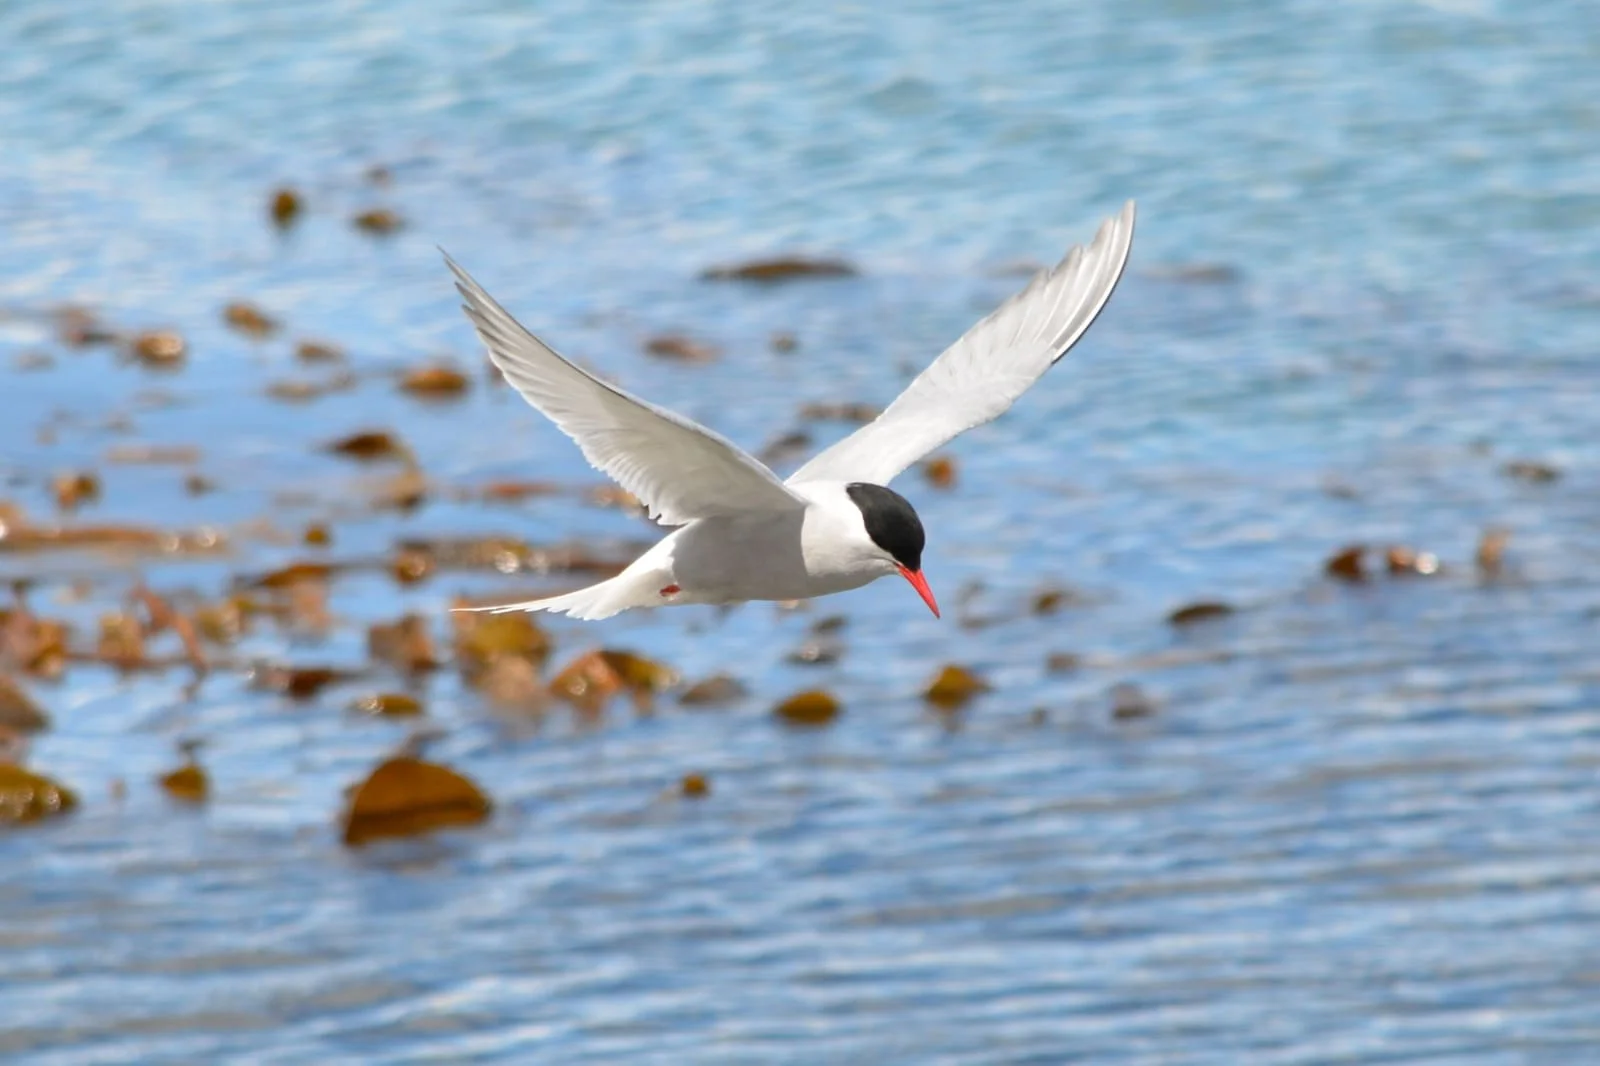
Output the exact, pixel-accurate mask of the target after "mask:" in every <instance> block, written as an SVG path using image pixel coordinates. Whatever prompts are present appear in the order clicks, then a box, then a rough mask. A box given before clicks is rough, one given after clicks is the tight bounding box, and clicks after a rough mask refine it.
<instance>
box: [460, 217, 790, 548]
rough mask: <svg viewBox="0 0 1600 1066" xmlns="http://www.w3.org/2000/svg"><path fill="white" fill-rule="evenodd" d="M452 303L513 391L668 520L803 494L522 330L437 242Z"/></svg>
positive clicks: (770, 506) (784, 505)
mask: <svg viewBox="0 0 1600 1066" xmlns="http://www.w3.org/2000/svg"><path fill="white" fill-rule="evenodd" d="M440 254H442V255H444V260H445V263H446V264H447V265H448V266H449V267H450V270H451V272H452V273H453V274H454V275H455V281H456V291H457V292H459V293H460V294H461V298H462V300H463V303H462V310H464V311H465V312H466V315H467V318H468V320H469V321H470V322H471V323H472V325H473V328H474V329H476V330H477V332H478V336H479V338H480V339H481V340H482V341H483V343H484V346H485V347H486V348H487V349H488V352H489V358H490V360H491V361H492V362H493V363H494V365H495V366H496V367H497V368H499V370H500V372H501V373H502V374H504V375H505V378H506V381H507V382H509V383H510V384H511V385H512V387H514V388H515V389H516V390H517V391H518V392H519V393H521V394H522V397H523V399H525V400H527V401H528V403H529V404H531V405H532V406H533V407H535V408H537V409H538V410H539V411H540V412H541V413H543V414H544V415H545V416H546V417H547V418H549V419H550V420H551V421H552V422H554V423H555V424H556V426H557V427H559V428H560V429H561V431H562V432H563V433H565V434H566V435H567V436H569V437H571V438H572V440H573V441H574V442H575V443H576V444H577V445H578V448H579V449H580V450H581V451H582V452H583V455H584V458H585V459H587V460H588V461H589V463H590V465H592V466H594V467H595V468H596V469H597V470H601V471H603V472H604V473H606V474H607V475H608V476H610V477H611V478H612V480H614V481H616V482H617V484H618V485H621V486H622V487H623V488H624V489H626V490H627V491H629V492H631V493H632V494H633V495H634V496H636V497H638V498H639V500H640V502H641V503H643V504H644V505H645V508H646V510H647V511H648V512H649V514H650V516H651V517H652V518H654V519H657V520H658V521H661V522H663V523H666V524H668V525H682V524H684V523H686V522H692V521H694V520H695V519H698V518H708V517H712V516H714V515H722V514H735V513H748V512H751V511H770V510H788V509H792V508H796V507H803V506H805V503H804V501H803V500H801V499H800V498H799V497H798V496H796V495H795V494H794V493H793V492H791V491H790V490H789V489H788V488H787V487H786V486H785V485H784V484H783V482H781V481H779V480H778V478H777V476H776V475H775V474H773V473H772V471H771V470H768V469H767V468H766V467H765V466H763V465H762V464H761V463H760V462H758V461H757V460H756V459H754V458H752V457H751V456H749V455H747V454H746V453H745V452H743V451H741V450H740V449H739V448H738V447H736V446H735V445H734V444H733V443H732V442H730V441H728V440H727V439H726V438H724V437H722V436H720V435H718V434H716V433H713V432H712V431H711V430H709V429H706V428H705V427H704V426H701V425H698V424H696V423H695V422H692V421H690V420H689V419H687V418H684V417H682V416H681V415H676V414H674V413H672V412H671V411H667V410H665V409H663V408H660V407H656V406H655V405H653V404H650V403H647V402H645V401H644V400H641V399H639V398H638V397H636V396H633V395H630V394H629V393H627V392H625V391H624V390H622V389H620V388H618V387H617V386H615V385H612V384H611V383H609V382H606V381H602V380H600V379H599V378H597V377H595V376H594V375H593V374H590V373H589V372H588V371H586V370H584V369H582V368H581V367H578V366H576V365H574V364H573V363H570V362H568V361H567V360H566V359H564V358H562V356H561V355H560V353H558V352H556V351H555V350H554V349H553V348H551V347H550V346H549V345H547V344H545V343H544V342H543V341H541V340H540V339H539V338H538V337H535V336H534V335H533V334H532V333H530V332H528V330H527V329H525V328H524V327H523V326H522V324H521V323H519V322H518V321H517V320H516V319H515V318H514V317H512V315H511V313H510V312H509V311H507V310H506V309H505V308H504V307H502V306H501V305H500V304H499V303H498V302H497V301H496V300H495V299H494V297H492V296H490V295H489V294H488V293H487V292H486V291H485V290H484V288H483V286H481V285H479V284H478V283H477V282H476V281H474V280H473V279H472V276H471V275H470V274H468V273H467V272H466V271H465V270H463V269H462V268H461V266H460V265H459V264H458V263H456V261H455V260H454V259H452V258H451V257H450V256H449V254H448V253H445V252H444V250H443V249H440Z"/></svg>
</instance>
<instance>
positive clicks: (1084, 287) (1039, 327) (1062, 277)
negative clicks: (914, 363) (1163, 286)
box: [789, 200, 1136, 485]
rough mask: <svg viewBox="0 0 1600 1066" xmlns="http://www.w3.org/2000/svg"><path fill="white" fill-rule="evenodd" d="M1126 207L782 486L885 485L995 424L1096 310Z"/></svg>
mask: <svg viewBox="0 0 1600 1066" xmlns="http://www.w3.org/2000/svg"><path fill="white" fill-rule="evenodd" d="M1135 211H1136V209H1135V207H1134V204H1133V201H1131V200H1130V201H1128V202H1127V203H1126V204H1125V205H1124V206H1123V208H1122V210H1121V211H1120V212H1119V213H1118V214H1116V215H1114V216H1112V217H1111V218H1108V219H1106V220H1105V221H1104V222H1103V223H1101V225H1100V227H1099V228H1098V229H1097V230H1096V232H1095V236H1094V239H1093V240H1092V241H1090V242H1089V244H1088V245H1077V246H1075V247H1073V248H1072V249H1070V250H1069V251H1068V252H1067V253H1066V255H1064V256H1062V258H1061V261H1060V262H1059V263H1057V264H1056V265H1055V266H1054V267H1051V268H1049V269H1046V270H1041V271H1040V272H1039V273H1038V274H1036V275H1035V276H1034V277H1033V278H1032V280H1030V281H1029V282H1028V284H1027V285H1026V286H1024V287H1023V289H1022V291H1021V292H1019V293H1017V294H1016V295H1015V296H1013V297H1011V298H1010V299H1009V300H1007V301H1005V302H1004V303H1002V304H1001V305H1000V306H999V307H997V308H995V310H994V311H992V312H990V313H989V314H988V315H986V316H984V318H983V319H981V320H980V321H979V322H978V323H977V324H976V325H974V326H973V327H972V328H970V329H969V330H967V332H966V333H965V334H963V335H962V337H961V339H960V340H958V341H956V342H955V343H954V344H952V345H951V346H950V347H949V348H947V349H945V351H944V352H943V354H941V355H940V356H939V358H937V359H935V360H934V361H933V362H932V363H931V364H929V366H928V368H927V369H926V370H924V371H923V372H922V373H921V374H919V375H918V376H917V378H916V380H914V381H912V382H911V384H910V385H908V386H907V387H906V389H905V391H904V392H902V393H901V394H900V396H899V397H898V398H897V399H896V400H895V401H894V403H892V404H890V405H889V407H888V408H887V409H886V410H885V411H884V412H883V414H881V415H879V416H878V418H877V419H876V420H875V421H873V422H870V423H868V424H867V425H865V426H863V427H862V428H860V429H858V430H857V431H856V432H855V433H853V434H851V435H850V436H848V437H846V438H845V439H844V440H842V441H839V442H838V443H837V444H834V445H833V446H832V447H830V448H828V449H826V450H824V451H823V452H821V453H820V454H818V455H816V456H815V457H813V458H812V459H811V461H810V462H808V463H806V464H805V465H804V466H802V467H801V468H800V469H799V470H797V471H796V472H795V473H794V474H793V475H792V476H791V477H790V478H789V481H790V483H799V482H805V481H823V480H837V481H864V482H869V483H872V484H878V485H886V484H888V482H889V481H890V480H891V479H892V478H894V477H895V476H896V475H898V474H899V473H900V472H901V471H903V470H905V469H906V467H908V466H910V465H911V464H912V463H914V462H916V461H917V460H918V459H920V458H922V457H923V456H924V455H927V454H928V453H929V452H931V451H933V449H935V448H937V447H939V446H940V445H941V444H944V443H945V442H946V441H949V440H951V439H952V438H954V437H956V436H958V435H959V434H961V433H964V432H965V431H967V430H969V429H971V428H972V427H974V426H978V425H982V424H983V423H984V422H988V421H989V420H991V419H993V418H995V417H997V416H998V415H1000V414H1001V413H1003V412H1004V411H1005V410H1006V409H1007V408H1009V407H1010V406H1011V404H1012V403H1014V402H1015V401H1016V400H1017V398H1018V397H1020V396H1021V395H1022V394H1023V393H1024V392H1026V391H1027V390H1028V388H1029V387H1030V386H1032V384H1033V383H1034V382H1035V381H1037V380H1038V379H1039V377H1040V376H1041V375H1043V374H1044V372H1045V371H1047V370H1049V369H1050V367H1051V366H1053V365H1055V364H1056V363H1057V362H1059V361H1060V360H1061V357H1062V356H1064V355H1066V354H1067V352H1068V351H1069V350H1071V348H1072V346H1073V345H1075V344H1076V343H1077V342H1078V340H1079V339H1080V338H1081V337H1082V336H1083V334H1084V332H1085V331H1086V330H1088V328H1089V327H1090V326H1091V325H1092V324H1093V323H1094V320H1095V319H1096V318H1098V317H1099V315H1100V312H1101V311H1102V310H1104V309H1105V306H1106V303H1107V301H1109V300H1110V299H1111V294H1112V293H1113V292H1114V291H1115V290H1116V287H1117V284H1118V283H1119V282H1120V281H1121V279H1122V275H1123V272H1124V270H1125V269H1126V267H1127V263H1128V253H1129V250H1130V249H1131V247H1132V243H1133V230H1134V218H1135Z"/></svg>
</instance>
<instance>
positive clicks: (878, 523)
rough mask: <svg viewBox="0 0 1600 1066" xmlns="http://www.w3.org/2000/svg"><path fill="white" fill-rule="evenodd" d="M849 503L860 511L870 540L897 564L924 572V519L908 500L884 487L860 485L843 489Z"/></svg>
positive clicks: (858, 483)
mask: <svg viewBox="0 0 1600 1066" xmlns="http://www.w3.org/2000/svg"><path fill="white" fill-rule="evenodd" d="M844 491H845V492H847V493H849V494H850V499H851V500H852V501H853V502H854V503H855V505H856V506H857V507H859V508H861V517H862V518H863V519H864V520H865V523H866V527H867V536H869V537H871V538H872V543H874V544H876V545H877V546H878V547H880V548H882V549H883V550H884V551H886V552H888V553H889V555H890V556H892V557H893V558H894V561H895V562H897V563H899V564H900V565H901V566H903V567H905V568H906V569H907V570H910V571H912V572H913V573H914V572H916V571H919V570H921V569H922V546H923V543H924V541H925V538H924V536H923V533H922V519H920V518H918V517H917V512H916V511H914V510H912V508H911V504H909V503H907V502H906V498H905V497H904V496H902V495H900V494H899V493H898V492H895V491H893V490H892V489H886V488H884V487H883V486H882V485H868V484H866V483H865V482H861V481H857V482H853V483H851V484H849V485H846V486H845V487H844Z"/></svg>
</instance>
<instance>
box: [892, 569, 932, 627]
mask: <svg viewBox="0 0 1600 1066" xmlns="http://www.w3.org/2000/svg"><path fill="white" fill-rule="evenodd" d="M895 565H896V566H899V564H898V563H896V564H895ZM900 576H901V577H903V578H905V579H906V580H907V581H909V582H911V587H912V588H914V589H916V590H917V595H918V596H921V597H922V602H923V603H925V604H927V605H928V610H930V611H932V612H933V616H934V617H935V618H938V617H939V603H938V601H937V600H935V599H934V598H933V590H932V589H930V588H929V587H928V579H927V578H925V577H923V576H922V571H921V570H911V569H908V568H906V567H904V566H901V567H900Z"/></svg>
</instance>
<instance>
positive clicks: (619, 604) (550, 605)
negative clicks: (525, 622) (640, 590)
mask: <svg viewBox="0 0 1600 1066" xmlns="http://www.w3.org/2000/svg"><path fill="white" fill-rule="evenodd" d="M621 577H622V575H620V574H619V575H618V576H617V577H613V578H610V579H608V580H606V581H602V582H600V583H599V584H595V585H590V586H589V587H588V588H581V589H578V590H577V591H576V592H568V593H565V594H564V595H561V596H546V597H545V598H544V599H539V600H524V601H522V602H521V603H500V604H494V605H492V606H488V607H458V608H456V610H458V611H484V612H487V613H489V614H510V613H512V612H514V611H550V612H552V613H554V614H564V615H566V616H567V617H569V618H578V619H582V620H583V621H586V622H592V621H595V620H597V619H601V618H610V617H611V616H612V615H614V614H620V613H621V612H623V611H626V610H627V609H628V608H629V607H634V606H637V604H634V603H630V602H628V601H629V597H628V596H627V594H626V590H625V589H624V588H619V587H618V585H619V579H620V578H621Z"/></svg>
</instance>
